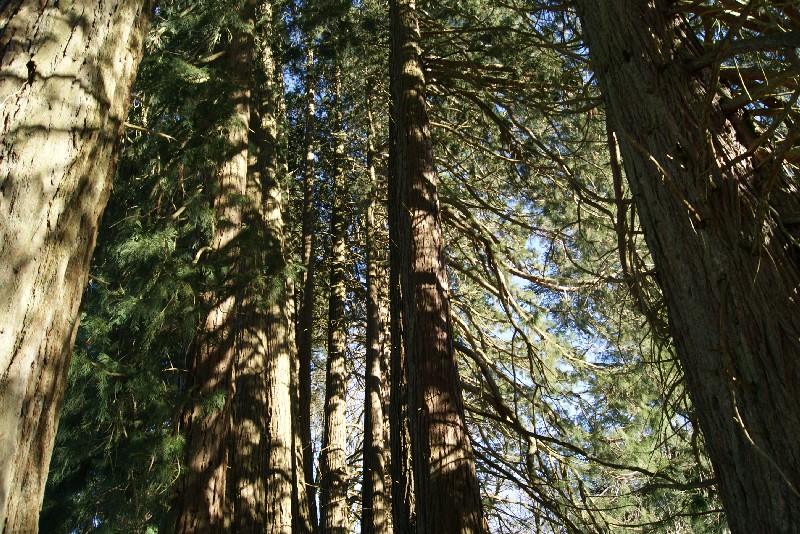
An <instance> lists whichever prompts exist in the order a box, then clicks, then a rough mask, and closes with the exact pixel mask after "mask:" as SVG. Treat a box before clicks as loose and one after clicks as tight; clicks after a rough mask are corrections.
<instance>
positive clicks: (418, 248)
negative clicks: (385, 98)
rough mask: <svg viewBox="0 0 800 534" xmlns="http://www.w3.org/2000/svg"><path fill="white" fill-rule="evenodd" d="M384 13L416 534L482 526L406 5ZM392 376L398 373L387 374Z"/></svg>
mask: <svg viewBox="0 0 800 534" xmlns="http://www.w3.org/2000/svg"><path fill="white" fill-rule="evenodd" d="M391 16H392V59H391V85H392V121H393V128H394V129H395V131H394V144H393V145H391V146H390V150H392V151H394V152H395V154H394V156H393V163H392V169H391V174H390V177H391V179H392V180H395V181H396V185H390V187H396V189H397V192H398V195H397V197H396V198H394V202H393V203H392V205H391V206H390V224H392V225H394V226H395V227H396V231H395V232H396V233H395V234H394V235H395V238H396V239H397V243H396V246H397V250H398V255H397V259H398V262H399V265H398V266H397V269H398V271H399V273H400V289H401V294H400V298H401V302H402V306H401V307H402V314H403V315H402V317H403V319H402V320H403V345H404V350H405V358H406V377H407V381H408V401H407V402H408V413H409V419H410V423H409V427H410V432H411V448H412V462H413V476H414V490H415V492H416V499H417V500H416V514H417V529H418V531H420V532H427V533H434V532H462V533H463V532H483V531H484V529H485V527H484V519H483V510H482V504H481V499H480V488H479V487H478V479H477V477H476V475H475V464H474V458H473V456H472V447H471V445H470V442H469V436H468V434H467V429H466V424H465V422H464V405H463V400H462V396H461V385H460V383H459V377H458V367H457V365H456V361H455V355H454V350H453V337H452V336H453V330H452V323H451V320H450V295H449V291H448V285H449V284H448V281H447V275H446V271H445V264H444V243H443V242H442V230H441V220H440V213H439V198H438V195H437V189H436V186H437V183H436V169H435V163H434V160H433V151H432V148H431V139H430V124H429V119H428V115H427V109H426V103H425V75H424V73H423V70H422V63H421V59H420V52H421V51H420V49H419V39H420V36H419V23H418V21H417V16H418V15H417V11H416V4H415V2H414V1H413V0H412V1H406V0H395V1H394V2H392V4H391ZM393 379H394V380H398V379H399V377H397V376H395V377H393Z"/></svg>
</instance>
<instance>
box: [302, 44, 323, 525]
mask: <svg viewBox="0 0 800 534" xmlns="http://www.w3.org/2000/svg"><path fill="white" fill-rule="evenodd" d="M313 73H314V52H313V50H312V49H311V47H310V45H309V49H308V58H307V60H306V117H305V119H306V131H305V138H304V145H305V153H306V159H305V166H304V167H303V221H302V225H303V229H302V232H303V235H302V251H301V258H300V261H301V262H302V265H303V268H304V269H303V272H302V274H301V278H300V283H301V286H302V292H301V296H300V306H299V308H300V311H299V313H298V321H297V359H298V364H299V369H298V373H299V379H298V385H299V388H300V392H299V393H300V403H299V404H300V413H299V417H298V425H299V426H300V441H301V446H302V449H303V452H302V458H303V471H304V473H305V486H306V495H307V499H308V506H309V513H310V522H311V528H312V530H315V529H316V528H317V524H318V519H317V504H316V502H317V492H316V489H315V484H314V449H313V448H312V444H311V352H312V348H313V347H312V345H313V331H314V330H313V329H314V270H315V266H316V256H315V255H314V241H315V240H314V234H315V222H316V219H317V216H316V210H315V209H314V123H315V119H314V74H313Z"/></svg>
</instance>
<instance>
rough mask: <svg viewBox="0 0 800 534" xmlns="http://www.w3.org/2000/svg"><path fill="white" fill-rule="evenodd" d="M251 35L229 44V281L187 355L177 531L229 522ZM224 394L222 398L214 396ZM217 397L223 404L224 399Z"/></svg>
mask: <svg viewBox="0 0 800 534" xmlns="http://www.w3.org/2000/svg"><path fill="white" fill-rule="evenodd" d="M252 52H253V36H252V34H251V33H250V32H245V31H243V32H240V33H239V34H238V35H237V36H236V37H235V38H234V39H233V41H232V43H231V45H230V48H229V50H228V61H229V68H228V72H229V74H230V81H231V93H230V98H231V100H232V102H233V117H232V120H231V123H232V124H233V125H234V126H232V127H231V128H230V129H229V132H228V136H227V142H228V143H227V144H228V155H227V161H226V162H225V164H224V165H223V166H222V168H221V169H220V171H219V173H218V183H217V191H216V199H215V209H216V215H217V228H216V230H215V235H214V241H213V243H212V248H213V250H214V255H215V256H216V257H215V258H214V259H215V261H216V262H217V263H218V264H219V265H220V266H221V268H223V269H225V270H226V271H227V276H225V277H224V280H225V282H224V284H222V286H221V287H217V288H214V290H213V291H210V292H209V293H208V294H207V295H206V304H207V305H208V306H209V309H210V311H209V313H208V315H207V316H206V319H205V323H204V326H203V330H202V332H201V333H200V335H199V340H198V341H197V342H196V349H195V351H194V353H193V355H192V359H191V360H190V361H189V363H188V366H187V368H188V371H189V373H188V375H189V376H190V377H191V378H190V380H191V381H190V384H189V392H190V402H189V404H188V406H187V408H186V409H185V411H184V415H183V423H182V426H183V428H182V429H181V430H182V432H183V434H184V436H185V439H186V444H187V445H186V447H187V452H186V467H187V473H186V475H185V476H184V477H183V478H182V480H181V481H180V483H179V487H178V493H179V500H178V502H177V505H176V508H177V520H176V526H175V531H176V532H177V533H179V534H190V533H198V534H199V533H204V532H219V533H222V532H227V531H229V530H230V521H231V517H230V506H231V503H230V500H229V495H228V487H229V486H228V480H227V479H228V470H229V467H230V465H229V456H228V446H229V442H230V437H231V434H230V431H231V415H232V412H231V410H232V408H231V407H232V404H231V403H232V395H233V384H232V376H233V375H232V373H233V365H234V362H235V358H236V354H237V353H238V351H239V350H240V348H241V347H240V346H239V344H238V340H239V328H240V318H239V314H240V312H241V310H240V309H238V308H239V306H240V298H239V297H240V295H239V289H240V288H239V287H238V280H237V279H236V277H235V276H234V273H236V272H237V271H238V269H239V268H242V267H243V265H242V263H241V261H240V256H241V254H242V250H241V245H240V243H239V239H240V234H241V231H242V223H243V217H244V214H243V209H242V203H241V198H242V197H243V196H244V195H245V194H246V192H247V173H248V140H249V133H248V131H249V129H250V104H251V83H252V82H251V77H250V76H249V75H248V73H249V72H250V63H251V61H252ZM221 395H224V399H214V397H215V396H221ZM220 400H222V404H221V405H220Z"/></svg>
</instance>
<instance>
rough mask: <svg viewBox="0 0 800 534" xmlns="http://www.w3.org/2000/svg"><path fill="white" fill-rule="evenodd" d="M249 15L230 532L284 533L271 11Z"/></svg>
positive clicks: (286, 461) (285, 443)
mask: <svg viewBox="0 0 800 534" xmlns="http://www.w3.org/2000/svg"><path fill="white" fill-rule="evenodd" d="M255 7H256V10H255V20H254V22H255V47H254V49H255V54H254V59H255V60H256V62H255V63H254V65H253V67H254V69H255V73H254V74H255V80H256V81H255V89H254V95H255V101H254V103H253V106H252V109H251V118H252V121H251V131H252V137H251V141H252V142H251V147H252V150H253V151H254V155H253V156H252V157H251V162H252V163H253V165H252V166H251V169H250V173H249V175H248V183H247V222H248V225H249V228H248V232H249V233H250V234H249V235H248V236H247V239H246V241H245V244H244V245H243V249H244V247H246V248H247V254H248V256H250V257H249V258H248V260H249V269H248V271H247V272H245V273H243V275H244V276H245V277H246V280H247V284H248V285H247V287H246V291H245V292H244V295H243V306H242V307H243V312H242V313H243V318H242V320H243V326H242V333H241V347H240V349H239V351H238V353H237V361H236V366H235V391H236V393H235V401H234V441H233V445H232V447H233V457H234V467H233V473H234V476H235V477H236V484H235V487H236V490H235V494H234V503H235V504H234V509H235V515H234V517H235V529H236V531H237V532H240V533H243V532H268V533H270V534H290V533H291V532H292V488H293V481H292V471H293V459H292V457H293V451H292V422H291V405H292V395H291V357H292V353H291V350H292V347H291V343H290V340H291V338H290V333H289V319H290V317H289V314H288V305H289V301H288V279H287V269H286V261H285V256H284V227H283V199H282V194H283V193H282V186H281V183H280V173H281V166H280V164H279V162H280V154H279V140H278V123H279V116H280V110H281V105H280V101H279V99H280V98H282V95H281V94H280V90H279V89H280V86H281V84H280V83H279V82H278V77H279V76H281V71H280V67H279V66H277V65H276V62H275V56H274V48H273V47H274V46H275V43H274V41H275V39H274V33H275V32H274V28H273V7H272V4H271V3H270V2H267V1H259V2H258V3H257V4H256V6H255Z"/></svg>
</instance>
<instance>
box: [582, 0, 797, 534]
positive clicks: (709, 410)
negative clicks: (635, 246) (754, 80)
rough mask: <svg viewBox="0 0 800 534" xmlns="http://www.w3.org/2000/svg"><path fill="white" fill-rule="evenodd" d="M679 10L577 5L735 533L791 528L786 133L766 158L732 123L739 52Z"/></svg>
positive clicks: (792, 237) (792, 385)
mask: <svg viewBox="0 0 800 534" xmlns="http://www.w3.org/2000/svg"><path fill="white" fill-rule="evenodd" d="M673 4H674V2H669V1H665V0H656V1H653V2H644V3H643V2H633V1H624V2H614V3H609V2H597V1H593V0H579V1H578V2H577V5H578V7H579V14H580V16H581V20H582V22H583V27H584V30H585V33H586V39H587V42H588V45H589V53H590V56H591V59H592V62H593V64H594V65H597V66H599V67H598V68H597V76H598V81H599V83H600V89H601V91H602V93H603V97H604V101H605V104H606V107H607V111H608V115H609V120H610V123H611V125H612V128H613V130H614V131H615V132H616V134H617V135H618V137H619V144H620V149H621V152H622V156H623V163H624V166H625V170H626V174H627V176H628V180H629V183H630V186H631V190H632V192H633V198H634V199H635V200H636V202H637V207H638V211H639V215H640V217H641V221H642V225H643V228H644V232H645V237H646V239H647V243H648V246H649V248H650V250H651V252H652V255H653V258H654V260H655V264H656V267H657V270H658V279H659V281H660V284H661V286H662V288H663V292H664V297H665V299H666V302H667V305H668V310H669V322H670V327H671V330H672V333H673V335H674V338H675V344H676V347H677V352H678V355H679V357H680V359H681V363H682V365H683V369H684V371H685V374H686V382H687V385H688V390H689V392H690V394H691V397H692V401H693V404H694V407H695V410H696V413H697V418H698V420H699V422H700V427H701V428H702V429H703V432H704V435H705V438H706V442H707V445H708V450H709V454H710V457H711V460H712V462H713V465H714V468H715V470H716V472H717V475H718V478H719V487H720V493H721V496H722V499H723V502H724V503H725V507H726V512H727V514H728V519H729V522H730V526H731V529H732V530H733V531H734V532H790V531H792V530H794V529H795V528H796V525H798V524H800V492H799V490H800V471H798V465H800V445H799V443H800V442H798V439H797V437H798V436H800V400H799V399H800V391H798V384H800V362H799V361H798V359H797V354H798V353H800V313H798V311H800V306H798V300H797V298H798V297H797V287H798V284H800V248H798V246H797V232H796V226H793V225H794V224H796V214H797V213H798V197H797V183H796V169H795V171H789V170H787V169H786V167H785V166H784V162H783V154H782V151H784V152H785V149H786V148H787V147H791V146H792V139H794V137H793V136H792V134H791V133H790V134H788V135H787V139H786V141H785V142H784V143H782V144H783V146H784V148H783V149H782V151H781V149H780V145H778V147H775V148H773V149H772V151H769V150H767V151H764V150H759V142H757V140H756V136H755V135H754V134H753V132H752V131H750V132H748V131H747V128H742V127H737V119H738V122H740V123H741V115H740V114H739V115H738V116H737V113H739V111H738V110H735V112H734V113H728V114H726V113H725V111H724V108H723V105H722V101H721V99H720V97H719V95H718V94H717V93H718V90H719V88H718V86H717V80H719V75H718V74H719V65H718V63H717V61H719V59H720V58H723V57H725V54H727V53H728V52H727V50H728V46H730V51H731V52H734V53H735V51H736V50H741V48H740V47H739V46H738V45H737V44H736V41H734V42H733V43H731V42H730V41H731V40H732V35H733V34H731V35H730V36H729V37H728V39H726V40H724V41H723V42H722V43H720V44H719V45H718V46H717V47H716V48H711V50H705V49H704V48H703V46H702V44H701V43H700V41H699V40H698V39H697V38H696V37H695V33H694V31H693V29H692V28H690V27H689V25H688V22H687V20H686V19H685V17H684V15H682V14H680V13H676V11H675V10H674V5H673ZM741 21H742V22H746V16H745V15H744V14H743V15H742V18H741ZM706 37H707V39H709V41H711V40H712V35H711V34H707V36H706ZM742 42H744V41H742ZM762 42H763V40H762ZM754 44H755V45H758V42H757V41H756V42H753V41H751V43H750V45H754ZM778 48H779V49H781V48H782V47H781V46H780V45H779V46H778ZM783 53H785V54H786V58H787V59H786V61H787V62H790V61H795V62H796V61H797V56H796V53H795V52H794V51H793V50H792V49H791V48H790V49H788V50H785V51H784V52H783ZM709 58H710V59H709ZM715 64H716V66H715ZM722 95H723V96H725V95H724V92H723V93H722ZM795 99H796V97H795ZM791 106H792V103H788V107H789V108H791ZM729 109H730V108H729ZM795 128H796V126H795ZM748 137H749V138H748Z"/></svg>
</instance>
